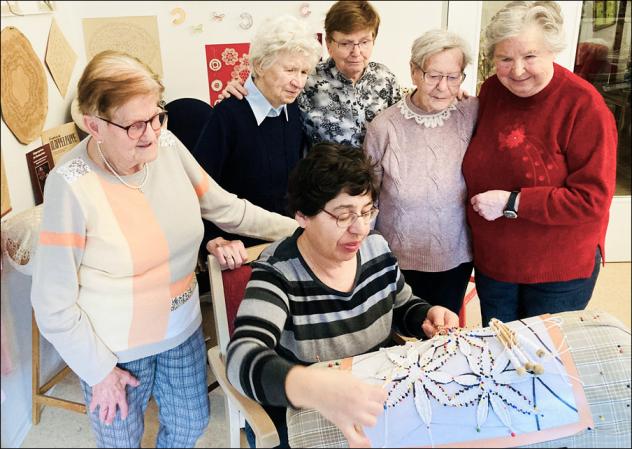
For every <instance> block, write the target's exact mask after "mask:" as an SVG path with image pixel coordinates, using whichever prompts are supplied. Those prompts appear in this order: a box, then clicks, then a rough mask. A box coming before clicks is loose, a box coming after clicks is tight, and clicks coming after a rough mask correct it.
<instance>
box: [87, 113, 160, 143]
mask: <svg viewBox="0 0 632 449" xmlns="http://www.w3.org/2000/svg"><path fill="white" fill-rule="evenodd" d="M97 118H100V119H101V120H103V121H104V122H108V123H109V124H110V125H114V126H118V127H119V128H121V129H124V130H125V131H127V135H128V136H129V138H130V139H140V138H141V136H142V135H143V134H145V131H146V130H147V124H148V123H149V124H150V125H151V129H153V130H154V131H158V130H159V129H160V128H162V125H163V124H164V123H165V121H166V120H167V112H165V111H162V112H159V113H158V114H156V115H154V116H153V117H152V118H150V119H149V120H145V121H144V122H134V123H132V124H131V125H129V126H122V125H119V124H118V123H114V122H112V121H110V120H108V119H106V118H103V117H99V116H98V115H97Z"/></svg>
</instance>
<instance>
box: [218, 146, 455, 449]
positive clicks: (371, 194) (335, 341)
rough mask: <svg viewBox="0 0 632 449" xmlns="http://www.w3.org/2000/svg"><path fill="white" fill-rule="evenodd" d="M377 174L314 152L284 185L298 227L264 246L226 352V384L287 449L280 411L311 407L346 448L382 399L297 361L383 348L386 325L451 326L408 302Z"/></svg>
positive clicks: (419, 331)
mask: <svg viewBox="0 0 632 449" xmlns="http://www.w3.org/2000/svg"><path fill="white" fill-rule="evenodd" d="M374 170H375V168H374V166H373V164H372V163H371V161H370V159H369V158H368V156H366V154H365V153H364V152H363V151H362V150H361V149H360V148H354V147H349V146H344V145H338V144H330V143H321V144H317V145H315V146H314V147H313V148H312V150H311V151H310V153H309V154H308V155H307V157H306V158H305V159H303V160H302V161H301V162H299V164H298V166H297V168H296V169H295V171H294V172H293V174H292V176H291V178H290V184H289V205H290V208H291V209H292V211H293V212H294V213H295V218H296V220H297V221H298V223H299V225H300V227H301V228H300V229H298V230H297V231H296V232H295V233H294V235H292V236H291V237H287V238H285V239H283V240H280V241H278V242H276V243H274V244H272V245H271V246H270V247H268V248H267V249H266V250H265V251H264V252H263V254H262V256H261V258H260V259H259V260H258V261H257V262H255V263H254V264H253V272H252V277H251V279H250V282H249V283H248V286H247V288H246V293H245V296H244V300H243V301H242V303H241V305H240V307H239V311H238V313H237V317H236V320H235V332H234V333H233V336H232V338H231V342H230V343H229V345H228V349H227V359H228V360H227V371H228V377H229V379H230V381H231V383H232V384H233V385H235V386H236V387H237V388H238V389H239V390H240V391H241V392H242V393H244V394H245V395H247V396H249V397H251V398H253V399H255V400H256V401H258V402H260V403H261V404H263V405H265V406H266V409H267V410H268V412H269V414H270V415H271V416H272V418H273V421H275V424H276V426H277V429H279V436H280V437H281V439H282V445H284V444H285V445H287V440H286V441H283V439H284V438H285V439H287V433H286V423H285V410H286V407H288V406H290V405H292V406H294V407H300V408H314V409H316V410H318V411H319V412H320V413H322V415H323V416H324V417H325V418H327V419H328V420H330V421H331V422H332V423H334V424H335V425H336V426H338V427H339V428H340V430H341V431H342V432H343V433H344V435H345V436H346V437H347V439H348V440H349V444H350V446H351V447H354V446H358V445H367V444H368V439H367V438H366V436H364V434H363V433H362V431H361V428H362V426H371V425H374V424H375V423H376V419H377V416H378V415H379V414H380V413H381V412H382V411H383V405H384V401H385V399H386V392H385V390H384V389H383V388H381V387H380V386H378V385H369V384H366V383H364V382H362V381H359V380H357V379H355V378H354V377H353V376H352V375H351V373H349V372H345V371H340V370H322V369H320V370H319V369H305V365H310V364H312V363H315V362H318V361H321V360H322V361H324V360H333V359H340V358H344V357H351V356H355V355H358V354H363V353H366V352H370V351H374V350H377V349H378V348H380V347H384V346H387V345H389V343H390V342H391V339H390V337H391V333H392V331H393V330H396V331H397V332H399V333H401V334H403V335H406V336H414V337H417V338H423V337H425V336H432V335H433V334H434V333H435V332H436V330H437V329H438V328H440V327H454V326H457V325H458V317H457V316H456V315H455V314H454V313H453V312H451V311H449V310H448V309H445V308H444V307H440V306H431V305H430V304H428V303H427V302H426V301H424V300H423V299H420V298H418V297H416V296H414V295H413V293H412V291H411V289H410V287H409V286H408V285H407V284H406V283H405V281H404V277H403V276H402V274H401V271H400V270H399V267H398V265H397V259H396V258H395V256H394V255H393V254H392V253H391V251H390V250H389V248H388V244H387V243H386V241H385V240H384V238H383V237H382V236H381V235H379V234H377V233H372V232H370V224H371V221H372V219H373V218H375V216H376V215H377V209H376V208H375V206H374V202H375V199H376V198H377V193H378V185H377V179H376V176H375V171H374Z"/></svg>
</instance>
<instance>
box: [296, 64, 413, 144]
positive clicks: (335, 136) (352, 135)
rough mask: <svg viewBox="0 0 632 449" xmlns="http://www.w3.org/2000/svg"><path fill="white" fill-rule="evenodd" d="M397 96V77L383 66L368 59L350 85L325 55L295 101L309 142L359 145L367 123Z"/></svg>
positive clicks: (398, 98)
mask: <svg viewBox="0 0 632 449" xmlns="http://www.w3.org/2000/svg"><path fill="white" fill-rule="evenodd" d="M401 98H402V94H401V92H400V87H399V84H398V82H397V79H396V78H395V75H394V74H393V73H392V72H391V71H390V70H389V69H388V68H387V67H386V66H385V65H383V64H380V63H377V62H369V65H368V66H367V68H366V69H365V70H364V73H363V74H362V77H361V78H360V79H359V80H358V81H357V82H356V83H355V84H353V83H352V82H351V81H350V80H348V79H347V78H345V77H344V76H343V75H342V73H340V71H339V70H338V69H337V68H336V64H335V62H334V60H333V59H331V58H329V59H328V60H326V61H324V62H321V63H320V64H318V65H317V66H316V70H315V72H314V73H312V74H311V75H310V76H309V77H308V79H307V83H306V84H305V88H304V90H303V93H301V95H300V96H299V97H298V104H299V107H300V108H301V111H302V112H303V120H304V125H305V131H306V133H307V135H308V136H309V138H310V139H311V142H312V143H318V142H323V141H328V142H336V143H343V144H347V145H353V146H358V147H361V146H362V142H363V141H364V135H365V134H366V125H367V123H369V122H371V120H373V119H374V118H375V116H377V115H378V114H379V113H380V112H382V111H383V110H385V109H386V108H388V107H389V106H391V105H393V104H395V103H397V102H398V101H399V100H400V99H401Z"/></svg>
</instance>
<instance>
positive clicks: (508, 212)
mask: <svg viewBox="0 0 632 449" xmlns="http://www.w3.org/2000/svg"><path fill="white" fill-rule="evenodd" d="M519 193H520V192H516V191H514V192H511V193H510V194H509V199H508V200H507V204H505V208H504V209H503V216H504V217H505V218H518V212H516V197H517V196H518V194H519Z"/></svg>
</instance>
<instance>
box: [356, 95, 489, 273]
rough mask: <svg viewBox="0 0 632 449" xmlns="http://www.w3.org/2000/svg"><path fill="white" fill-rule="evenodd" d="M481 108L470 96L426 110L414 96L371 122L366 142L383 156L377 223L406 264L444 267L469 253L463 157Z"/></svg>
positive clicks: (435, 269) (406, 266)
mask: <svg viewBox="0 0 632 449" xmlns="http://www.w3.org/2000/svg"><path fill="white" fill-rule="evenodd" d="M477 109H478V99H477V98H469V99H467V100H464V101H460V102H457V103H455V105H454V106H451V107H449V108H448V109H446V110H445V111H443V112H442V113H441V114H428V113H426V112H424V111H423V110H422V109H420V108H418V107H416V106H415V105H414V104H413V103H412V102H411V101H410V95H409V96H407V97H406V98H404V99H402V100H401V101H400V102H399V103H397V104H395V105H393V106H391V107H390V108H388V109H387V110H385V111H384V112H382V113H381V114H380V115H379V116H378V117H376V118H375V120H373V121H372V122H371V124H370V125H369V126H368V128H367V134H366V138H365V140H364V148H365V150H366V151H367V153H368V154H369V155H370V156H371V157H372V158H373V160H375V161H378V162H379V164H378V172H379V177H380V182H381V193H380V197H379V208H380V213H379V215H378V218H377V222H376V225H375V228H376V229H377V230H378V231H379V232H381V233H382V235H384V237H385V238H386V240H387V241H388V243H389V245H390V247H391V250H392V251H393V253H394V254H395V255H396V256H397V259H398V261H399V265H400V267H401V268H402V269H404V270H417V271H429V272H438V271H446V270H449V269H452V268H454V267H456V266H458V265H460V264H462V263H464V262H469V261H471V260H472V250H471V244H470V236H469V230H468V227H467V224H466V219H465V201H466V188H465V181H464V180H463V175H462V174H461V162H462V161H463V156H464V154H465V150H466V149H467V146H468V144H469V141H470V137H471V135H472V131H473V129H474V125H475V123H476V114H477Z"/></svg>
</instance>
